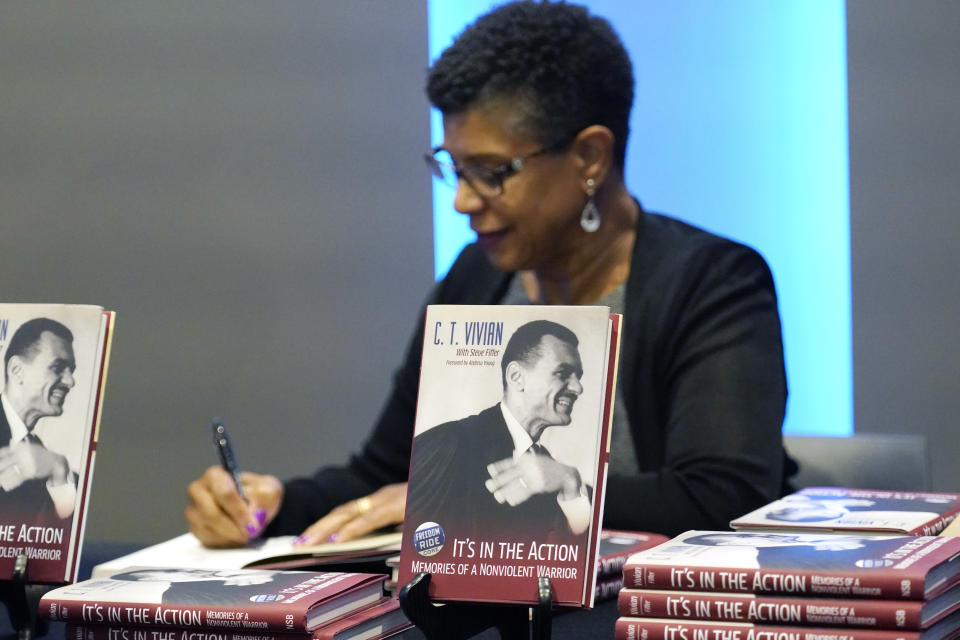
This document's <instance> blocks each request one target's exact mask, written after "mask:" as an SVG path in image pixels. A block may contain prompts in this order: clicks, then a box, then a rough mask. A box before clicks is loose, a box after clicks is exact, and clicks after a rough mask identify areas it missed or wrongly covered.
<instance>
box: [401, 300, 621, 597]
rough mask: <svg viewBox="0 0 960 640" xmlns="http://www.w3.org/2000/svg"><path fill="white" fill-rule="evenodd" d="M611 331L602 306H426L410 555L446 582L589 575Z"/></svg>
mask: <svg viewBox="0 0 960 640" xmlns="http://www.w3.org/2000/svg"><path fill="white" fill-rule="evenodd" d="M609 340H610V324H609V311H608V310H606V308H601V307H595V308H585V307H581V308H573V307H567V308H560V309H549V310H548V309H545V308H544V307H536V306H527V307H509V306H499V307H495V308H494V307H480V306H473V307H471V306H459V307H453V306H440V307H429V308H428V316H427V331H426V338H425V343H424V352H423V364H422V370H421V379H420V390H419V395H418V404H417V421H416V428H415V430H414V440H413V451H412V455H411V463H410V465H411V466H410V484H409V489H408V492H407V504H406V511H405V518H404V527H405V531H404V545H405V547H404V553H407V554H408V555H410V551H411V549H407V548H406V547H408V546H411V547H412V551H413V553H412V555H411V556H410V557H412V558H413V559H414V560H415V561H429V562H430V563H431V567H432V573H433V580H434V581H435V583H436V582H437V581H439V583H440V585H441V586H442V585H443V583H444V582H450V581H451V577H452V576H454V575H459V576H463V577H464V578H472V579H473V581H474V583H475V584H478V585H479V584H480V583H481V582H482V581H481V580H477V579H478V578H484V577H488V578H489V579H490V582H491V585H493V584H499V586H500V587H503V586H505V585H509V584H511V583H515V584H517V586H518V587H519V585H520V584H521V583H523V584H527V583H529V584H535V583H536V579H537V577H538V576H545V577H550V578H551V579H555V585H557V584H560V583H562V582H563V581H564V580H566V581H568V582H569V583H570V585H568V586H571V585H572V586H571V591H576V589H577V587H576V585H577V584H582V582H583V581H584V580H587V579H589V577H588V575H587V574H588V572H587V571H586V570H585V568H584V567H585V566H586V565H585V563H586V560H587V557H588V555H589V554H590V550H591V549H592V548H593V547H595V544H591V540H592V537H591V536H593V535H595V534H596V526H595V525H596V522H597V509H596V507H597V505H596V504H595V498H596V496H597V495H598V491H597V484H598V480H600V479H601V478H602V476H601V475H600V474H599V473H598V469H599V465H600V462H601V459H603V460H604V461H605V457H604V456H605V449H604V447H603V446H602V444H601V440H602V437H601V436H602V435H603V433H604V429H603V425H604V409H605V404H604V400H605V392H606V390H607V373H608V366H609V363H610V342H609ZM412 566H413V565H411V567H412ZM417 566H418V567H419V566H420V565H417ZM402 568H404V569H409V568H410V567H402ZM453 581H455V580H453ZM441 586H438V587H437V589H438V592H442V591H443V590H444V589H442V588H441ZM495 588H496V587H495V586H490V587H483V586H478V587H477V589H479V590H480V591H477V590H473V588H472V587H471V590H470V592H469V593H467V594H464V597H471V598H474V599H489V600H494V601H495V600H497V599H498V598H499V597H503V598H505V599H509V596H508V595H507V594H506V593H501V594H493V593H483V590H484V589H488V590H493V589H495ZM578 599H579V597H578Z"/></svg>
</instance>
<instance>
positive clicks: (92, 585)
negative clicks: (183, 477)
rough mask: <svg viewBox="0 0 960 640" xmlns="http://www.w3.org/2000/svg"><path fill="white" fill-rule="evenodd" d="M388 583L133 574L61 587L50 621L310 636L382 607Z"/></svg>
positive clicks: (271, 574)
mask: <svg viewBox="0 0 960 640" xmlns="http://www.w3.org/2000/svg"><path fill="white" fill-rule="evenodd" d="M385 579H386V576H385V575H380V574H367V573H333V572H330V573H327V572H322V571H266V570H257V569H230V570H221V569H188V568H183V569H177V568H170V567H131V568H129V569H127V570H125V571H121V572H118V573H115V574H111V575H110V576H107V577H104V578H94V579H91V580H84V581H83V582H78V583H76V584H72V585H67V586H63V587H58V588H56V589H53V590H52V591H49V592H48V593H47V594H46V595H44V596H43V597H42V598H41V599H40V607H39V611H40V615H41V616H44V617H46V618H48V619H50V620H58V621H65V622H73V623H82V624H98V625H99V624H104V625H118V626H150V627H158V626H170V627H178V628H191V629H221V630H224V631H311V630H313V629H316V628H317V627H320V626H321V625H324V624H327V623H329V622H332V621H333V620H337V619H339V618H342V617H344V616H347V615H349V614H351V613H354V612H355V611H357V610H359V609H362V608H365V607H368V606H370V605H372V604H375V603H378V602H380V601H381V600H382V599H383V597H384V596H383V581H384V580H385Z"/></svg>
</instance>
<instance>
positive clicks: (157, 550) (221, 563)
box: [92, 532, 400, 578]
mask: <svg viewBox="0 0 960 640" xmlns="http://www.w3.org/2000/svg"><path fill="white" fill-rule="evenodd" d="M293 539H294V536H277V537H274V538H264V539H262V540H257V541H256V542H255V543H253V544H250V545H248V546H245V547H240V548H237V549H210V548H208V547H205V546H203V545H202V544H201V543H200V541H199V540H197V539H196V538H195V537H194V536H193V534H192V533H185V534H183V535H180V536H177V537H176V538H171V539H170V540H166V541H164V542H160V543H158V544H155V545H153V546H150V547H147V548H145V549H141V550H140V551H135V552H133V553H131V554H128V555H125V556H121V557H119V558H116V559H115V560H110V561H109V562H105V563H103V564H99V565H97V566H95V567H94V568H93V573H92V577H94V578H97V577H100V576H104V575H109V574H111V573H114V572H116V571H118V570H119V569H123V568H124V567H132V566H143V567H190V568H194V569H242V568H244V567H248V566H251V565H254V564H263V563H264V562H267V561H268V560H283V559H287V558H289V559H293V558H297V557H329V556H335V555H339V554H349V553H354V552H358V551H364V550H371V549H384V550H390V549H399V548H400V533H399V532H396V533H384V534H378V535H372V536H364V537H361V538H357V539H355V540H348V541H346V542H330V543H326V544H320V545H314V546H310V547H294V546H293Z"/></svg>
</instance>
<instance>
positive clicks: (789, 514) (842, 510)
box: [762, 493, 954, 524]
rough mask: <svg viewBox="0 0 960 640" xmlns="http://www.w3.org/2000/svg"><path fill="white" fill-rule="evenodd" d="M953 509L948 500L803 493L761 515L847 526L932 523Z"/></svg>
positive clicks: (787, 499) (787, 520)
mask: <svg viewBox="0 0 960 640" xmlns="http://www.w3.org/2000/svg"><path fill="white" fill-rule="evenodd" d="M953 506H954V501H953V500H951V499H950V498H948V497H937V496H936V495H931V496H930V497H929V498H926V499H918V498H915V497H910V496H909V495H907V496H906V497H898V496H897V495H895V494H894V495H891V496H889V497H888V496H884V497H855V496H845V495H836V496H831V495H817V496H810V495H805V494H803V493H799V494H794V495H789V496H786V497H784V498H781V499H780V500H777V501H776V502H774V503H773V504H772V505H770V508H769V509H768V510H766V511H764V512H763V513H762V516H763V518H765V519H767V520H772V521H775V522H784V523H796V524H803V523H831V522H838V523H841V524H843V523H846V522H848V521H851V520H852V521H853V522H861V521H862V522H874V521H883V522H890V521H904V520H909V521H917V522H922V521H924V520H930V519H933V518H936V517H937V516H938V515H939V514H941V513H943V512H944V511H946V510H947V509H950V508H952V507H953Z"/></svg>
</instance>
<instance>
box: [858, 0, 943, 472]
mask: <svg viewBox="0 0 960 640" xmlns="http://www.w3.org/2000/svg"><path fill="white" fill-rule="evenodd" d="M847 18H848V26H847V31H848V60H849V87H850V195H851V221H850V222H851V238H852V241H851V243H852V246H851V255H852V286H853V296H852V297H853V346H854V401H855V420H856V430H857V431H859V432H876V433H896V432H902V433H920V434H925V435H926V436H927V437H928V441H929V444H930V450H931V462H932V465H933V466H932V471H933V474H932V475H933V484H934V487H935V488H938V489H943V490H954V491H957V490H960V464H958V463H957V461H958V460H960V440H958V438H957V436H956V433H957V427H956V424H957V416H958V415H960V373H958V364H957V363H958V362H960V334H958V331H957V327H958V324H960V277H958V273H960V268H958V265H960V260H958V257H957V247H958V246H960V216H958V210H957V203H958V202H960V164H958V162H957V149H960V119H958V113H960V82H958V80H960V75H958V70H960V38H958V33H960V3H956V2H937V1H934V0H922V1H920V2H901V1H900V0H848V3H847Z"/></svg>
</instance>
